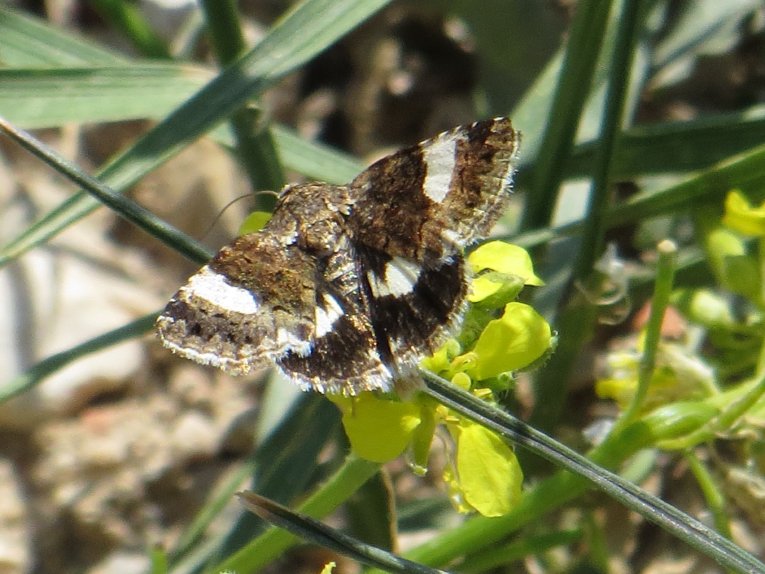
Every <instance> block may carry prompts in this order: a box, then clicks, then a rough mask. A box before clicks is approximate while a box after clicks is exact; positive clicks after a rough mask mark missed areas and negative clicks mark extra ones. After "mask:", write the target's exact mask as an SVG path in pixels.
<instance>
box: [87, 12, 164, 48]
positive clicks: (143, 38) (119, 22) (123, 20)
mask: <svg viewBox="0 0 765 574" xmlns="http://www.w3.org/2000/svg"><path fill="white" fill-rule="evenodd" d="M89 3H90V4H91V5H93V7H94V8H95V9H96V10H97V11H98V12H99V13H100V14H101V15H102V16H103V17H104V18H105V19H106V20H109V21H110V22H111V23H112V24H113V25H114V26H115V27H116V28H117V29H119V30H122V32H123V33H124V34H125V35H126V36H127V37H128V38H129V39H130V41H131V42H133V45H134V46H135V47H136V49H137V50H138V51H139V52H140V53H141V54H143V55H144V56H147V57H149V58H169V57H170V51H169V50H168V49H167V46H166V45H165V42H164V41H162V39H161V38H160V37H159V36H158V35H157V34H156V33H155V32H154V30H153V29H152V28H151V26H149V23H148V22H147V21H146V18H144V17H143V14H141V11H140V10H139V8H138V6H137V5H136V4H134V3H133V2H127V1H126V0H89Z"/></svg>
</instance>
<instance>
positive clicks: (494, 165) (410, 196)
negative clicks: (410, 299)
mask: <svg viewBox="0 0 765 574" xmlns="http://www.w3.org/2000/svg"><path fill="white" fill-rule="evenodd" d="M519 143H520V134H519V133H518V132H516V131H515V130H514V129H513V127H512V124H511V122H510V120H509V119H508V118H495V119H492V120H484V121H479V122H476V123H474V124H470V125H467V126H460V127H457V128H454V129H453V130H450V131H448V132H444V133H442V134H439V135H437V136H435V137H434V138H432V139H429V140H426V141H424V142H422V143H421V144H419V145H415V146H412V147H409V148H405V149H403V150H401V151H398V152H396V153H394V154H392V155H389V156H387V157H384V158H382V159H381V160H379V161H377V162H376V163H374V164H372V165H371V166H370V167H369V168H367V169H366V170H364V171H363V172H362V173H361V174H359V175H358V177H356V178H355V179H354V180H353V182H351V190H352V192H353V193H354V196H355V197H354V200H355V203H354V206H353V212H352V213H351V215H350V217H349V228H350V229H351V230H352V231H353V233H354V239H355V240H356V241H358V242H360V243H363V244H364V245H367V246H369V247H371V248H373V249H376V250H378V251H383V252H386V253H389V254H390V255H393V256H397V255H400V256H405V257H408V258H410V259H414V260H416V261H419V262H422V263H424V264H429V263H430V262H431V261H433V260H440V259H442V258H444V257H449V256H451V255H452V254H455V253H456V254H459V253H461V252H462V250H463V248H464V247H465V246H466V245H468V244H470V243H472V242H473V241H476V240H478V239H480V238H482V237H484V236H485V235H486V234H487V233H488V232H489V231H490V229H491V227H492V226H493V225H494V223H496V221H497V219H498V218H499V216H500V215H501V214H502V212H503V211H504V209H505V207H506V206H507V202H508V200H509V197H510V192H511V184H512V177H513V174H514V172H515V164H516V155H517V150H518V146H519Z"/></svg>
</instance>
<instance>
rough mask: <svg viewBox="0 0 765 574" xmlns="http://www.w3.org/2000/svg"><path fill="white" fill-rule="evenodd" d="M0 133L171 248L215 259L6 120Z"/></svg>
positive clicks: (1, 122) (194, 258)
mask: <svg viewBox="0 0 765 574" xmlns="http://www.w3.org/2000/svg"><path fill="white" fill-rule="evenodd" d="M0 132H2V133H4V134H5V135H7V136H8V137H10V138H11V139H13V140H14V141H15V142H16V143H18V144H19V145H21V146H22V147H24V148H25V149H26V150H28V151H30V152H31V153H32V154H34V155H35V156H37V157H38V158H40V159H41V160H43V161H44V162H45V163H47V164H48V165H50V166H51V167H52V168H54V169H55V170H56V171H57V172H59V173H60V174H62V175H64V176H66V177H68V178H69V179H70V180H71V181H73V182H74V183H76V184H78V185H79V186H81V187H82V188H83V189H84V190H85V191H87V192H88V193H89V194H91V195H92V196H93V197H95V198H96V199H97V200H98V201H100V202H101V203H103V204H104V205H106V206H108V207H110V208H111V209H112V210H113V211H114V212H115V213H116V214H117V215H119V216H120V217H122V218H124V219H125V220H127V221H129V222H130V223H133V224H134V225H136V226H137V227H139V228H141V229H143V230H144V231H146V233H148V234H150V235H152V236H154V237H156V238H157V239H159V240H160V241H162V242H163V243H165V244H166V245H167V246H168V247H170V248H172V249H174V250H176V251H178V252H179V253H181V254H182V255H184V256H186V257H188V258H189V259H191V260H192V261H196V262H197V263H204V262H205V261H207V260H208V259H210V257H212V254H211V253H210V252H209V251H208V250H207V248H205V247H204V246H203V245H201V244H200V243H198V242H197V241H195V240H194V239H192V238H191V237H189V236H188V235H186V234H185V233H183V232H182V231H180V230H178V229H176V228H175V227H173V226H172V225H170V224H169V223H167V222H166V221H165V220H163V219H162V218H160V217H157V216H156V215H154V213H153V212H151V211H149V210H148V209H146V208H145V207H142V206H141V205H139V204H137V203H136V202H135V201H133V200H132V199H130V198H129V197H126V196H124V195H122V194H121V193H118V192H116V191H115V190H113V189H111V188H110V187H109V186H107V185H105V184H104V183H102V182H101V181H99V180H98V179H96V178H95V177H93V176H91V175H89V174H87V173H85V172H84V171H82V169H80V167H79V166H78V165H76V164H74V163H72V162H70V161H68V160H67V159H65V158H63V157H62V156H60V155H58V154H57V153H56V152H55V151H53V150H52V149H50V148H49V147H48V146H46V145H45V144H44V143H42V142H41V141H39V140H37V139H35V138H34V137H33V136H32V135H31V134H29V133H27V132H25V131H24V130H20V129H18V128H16V127H15V126H12V125H11V124H9V123H8V122H7V121H5V120H4V119H3V118H2V117H0Z"/></svg>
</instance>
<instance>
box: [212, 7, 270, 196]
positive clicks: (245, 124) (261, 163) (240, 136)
mask: <svg viewBox="0 0 765 574" xmlns="http://www.w3.org/2000/svg"><path fill="white" fill-rule="evenodd" d="M202 9H203V10H204V13H205V19H206V21H207V30H208V32H209V35H210V40H211V43H212V46H213V49H214V51H215V56H216V58H217V60H218V63H219V64H220V65H221V66H227V65H228V64H230V63H231V62H233V61H234V60H236V58H238V57H239V56H240V55H241V54H242V53H243V52H244V50H245V48H246V47H247V46H246V44H245V42H244V35H243V34H242V27H241V25H240V23H239V13H238V12H237V8H236V2H235V1H234V0H202ZM231 127H232V129H233V132H234V135H235V137H236V148H237V150H238V155H239V160H240V161H241V163H242V166H243V167H244V169H245V171H246V172H247V177H248V178H249V180H250V185H251V187H252V189H253V190H254V191H262V190H266V189H268V190H273V191H278V190H279V189H281V187H282V186H283V185H284V171H283V170H282V165H281V161H280V160H279V154H278V153H277V151H276V144H275V143H274V139H273V137H272V135H271V131H270V129H269V128H268V126H266V125H264V122H263V118H262V114H261V113H260V111H259V110H258V109H256V108H255V107H252V106H245V107H243V108H242V109H240V110H238V111H236V112H235V113H234V114H233V115H232V116H231ZM255 202H256V204H257V205H256V209H259V210H262V211H271V210H272V209H273V207H274V198H273V196H271V195H263V194H260V195H257V196H255Z"/></svg>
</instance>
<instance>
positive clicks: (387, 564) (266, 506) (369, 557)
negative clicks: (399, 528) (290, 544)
mask: <svg viewBox="0 0 765 574" xmlns="http://www.w3.org/2000/svg"><path fill="white" fill-rule="evenodd" d="M239 497H240V500H241V501H242V504H244V506H245V508H247V510H249V511H250V512H253V513H254V514H256V515H257V516H259V517H260V518H262V519H263V520H267V521H268V522H270V523H272V524H275V525H276V526H279V527H280V528H283V529H285V530H286V531H288V532H291V533H292V534H294V535H295V536H299V537H301V538H303V539H304V540H307V541H310V542H313V543H315V544H317V545H319V546H322V547H324V548H328V549H330V550H333V551H335V552H338V553H340V554H343V555H345V556H348V557H350V558H353V559H354V560H357V561H359V562H361V563H362V564H368V565H370V566H378V567H380V568H384V569H385V570H387V571H388V572H400V573H401V574H408V573H413V574H446V573H445V572H444V571H443V570H436V569H434V568H429V567H427V566H424V565H422V564H418V563H417V562H413V561H411V560H407V559H406V558H401V557H400V556H396V555H395V554H393V553H392V552H389V551H387V550H382V549H380V548H377V547H375V546H372V545H371V544H366V543H365V542H361V541H360V540H357V539H355V538H353V537H351V536H348V535H347V534H344V533H343V532H340V531H339V530H336V529H334V528H332V527H330V526H327V525H326V524H323V523H321V522H319V521H318V520H314V519H312V518H311V517H310V516H306V515H304V514H300V513H297V512H294V511H292V510H290V509H289V508H286V507H285V506H282V505H281V504H278V503H276V502H274V501H272V500H269V499H268V498H265V497H263V496H259V495H257V494H255V493H254V492H240V493H239Z"/></svg>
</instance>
